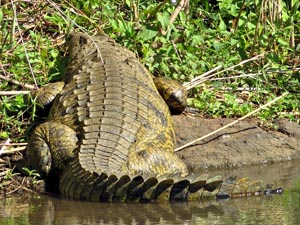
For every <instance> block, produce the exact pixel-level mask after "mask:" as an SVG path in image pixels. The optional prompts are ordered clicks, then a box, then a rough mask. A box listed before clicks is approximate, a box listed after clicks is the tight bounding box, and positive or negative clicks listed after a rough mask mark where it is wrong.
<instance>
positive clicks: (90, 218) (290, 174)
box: [0, 161, 300, 225]
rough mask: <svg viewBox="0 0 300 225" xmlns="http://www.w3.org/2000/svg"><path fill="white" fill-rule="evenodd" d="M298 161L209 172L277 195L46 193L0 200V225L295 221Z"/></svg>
mask: <svg viewBox="0 0 300 225" xmlns="http://www.w3.org/2000/svg"><path fill="white" fill-rule="evenodd" d="M299 172H300V162H299V161H296V162H284V163H280V164H273V165H269V166H260V167H246V168H244V169H236V170H225V171H210V172H209V173H211V174H221V175H222V176H224V177H227V176H231V175H238V176H240V177H242V176H250V177H251V178H253V179H262V180H264V181H266V182H269V183H272V184H274V186H276V187H279V186H281V187H283V188H284V193H283V194H282V195H276V196H263V197H249V198H239V199H230V200H225V201H224V200H223V201H216V200H209V201H204V202H186V203H153V204H137V203H131V204H128V203H127V204H126V203H112V204H110V203H91V202H81V201H72V200H66V199H61V198H58V197H54V196H46V195H25V194H23V195H16V196H12V197H10V198H6V199H1V200H0V224H65V225H69V224H70V225H71V224H72V225H75V224H186V225H188V224H300V176H299Z"/></svg>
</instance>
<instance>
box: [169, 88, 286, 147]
mask: <svg viewBox="0 0 300 225" xmlns="http://www.w3.org/2000/svg"><path fill="white" fill-rule="evenodd" d="M287 94H288V93H287V92H285V93H283V94H282V95H281V96H279V97H277V98H275V99H273V100H272V101H270V102H268V103H266V104H265V105H263V106H261V107H259V108H257V109H255V110H254V111H252V112H250V113H248V114H247V115H245V116H243V117H241V118H239V119H237V120H235V121H233V122H231V123H229V124H227V125H225V126H223V127H221V128H219V129H217V130H215V131H213V132H211V133H209V134H206V135H204V136H202V137H200V138H198V139H195V140H193V141H191V142H189V143H187V144H185V145H183V146H181V147H179V148H176V149H175V150H174V151H175V152H178V151H180V150H182V149H184V148H186V147H188V146H191V145H193V144H195V143H196V142H198V141H201V140H203V139H205V138H207V137H210V136H212V135H214V134H216V133H218V132H220V131H222V130H225V129H226V128H228V127H230V126H232V125H234V124H236V123H238V122H240V121H242V120H244V119H246V118H248V117H250V116H252V115H254V114H255V113H257V112H259V111H261V110H262V109H265V108H267V107H268V106H270V105H272V104H273V103H275V102H277V101H278V100H279V99H281V98H283V97H285V96H286V95H287Z"/></svg>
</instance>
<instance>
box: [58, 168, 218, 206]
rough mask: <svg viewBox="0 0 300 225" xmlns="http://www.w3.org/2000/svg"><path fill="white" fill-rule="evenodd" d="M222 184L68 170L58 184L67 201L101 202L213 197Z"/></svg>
mask: <svg viewBox="0 0 300 225" xmlns="http://www.w3.org/2000/svg"><path fill="white" fill-rule="evenodd" d="M221 183H222V180H221V179H220V178H219V177H215V178H213V179H207V176H201V177H197V178H193V177H192V176H188V177H185V178H155V177H149V178H143V177H142V176H134V177H130V176H128V175H122V176H116V175H115V174H111V175H108V174H106V173H101V174H100V175H99V174H97V173H92V172H89V171H86V170H84V169H82V168H81V167H80V166H77V167H70V168H69V169H67V170H66V171H65V173H64V174H63V175H62V177H61V180H60V191H61V193H62V194H63V195H64V196H66V197H69V198H74V199H79V200H89V201H101V202H154V201H155V202H157V201H159V202H160V201H186V200H196V199H199V200H200V199H201V198H204V197H207V196H212V197H214V196H215V195H216V193H217V192H218V190H219V187H220V185H221Z"/></svg>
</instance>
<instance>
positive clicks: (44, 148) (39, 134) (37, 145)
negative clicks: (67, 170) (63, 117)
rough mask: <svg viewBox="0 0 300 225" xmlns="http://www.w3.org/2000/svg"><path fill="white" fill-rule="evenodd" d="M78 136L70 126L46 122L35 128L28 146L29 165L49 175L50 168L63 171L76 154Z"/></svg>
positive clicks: (42, 173) (43, 175)
mask: <svg viewBox="0 0 300 225" xmlns="http://www.w3.org/2000/svg"><path fill="white" fill-rule="evenodd" d="M77 142H78V138H77V136H76V132H75V131H74V130H73V129H71V128H70V127H68V126H66V125H64V124H61V123H56V122H46V123H43V124H41V125H39V126H37V127H36V128H35V130H34V131H33V134H32V135H31V137H30V140H29V143H28V147H27V160H28V165H30V166H31V167H32V168H33V169H35V170H37V171H38V172H39V173H40V175H41V176H42V177H47V175H48V174H49V172H50V170H57V171H61V170H63V169H64V167H65V165H66V164H67V163H68V162H69V161H70V159H71V158H72V157H73V156H74V155H75V154H74V151H75V149H76V147H77Z"/></svg>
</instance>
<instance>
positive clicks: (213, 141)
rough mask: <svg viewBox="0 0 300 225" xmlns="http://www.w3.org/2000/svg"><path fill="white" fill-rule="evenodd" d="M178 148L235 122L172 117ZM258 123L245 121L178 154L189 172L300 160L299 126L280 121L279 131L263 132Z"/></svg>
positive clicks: (277, 124)
mask: <svg viewBox="0 0 300 225" xmlns="http://www.w3.org/2000/svg"><path fill="white" fill-rule="evenodd" d="M173 120H174V124H175V131H176V139H177V143H176V146H177V147H179V146H182V145H184V144H186V143H188V142H190V141H192V140H195V139H197V138H199V137H202V136H204V135H206V134H208V133H210V132H212V131H214V130H217V129H218V128H220V127H222V126H224V125H227V124H229V123H230V122H232V121H234V119H226V118H219V119H206V118H201V117H198V116H193V115H179V116H173ZM259 123H260V122H259V121H258V120H256V119H246V120H243V121H240V122H238V123H237V124H235V125H234V126H232V127H230V128H227V129H225V130H223V131H221V132H220V133H217V134H215V135H213V136H211V137H208V138H206V139H205V140H204V141H200V142H199V143H197V144H194V145H192V146H190V147H187V148H185V149H182V150H181V151H178V152H177V154H178V155H179V156H180V157H181V158H182V159H183V160H184V162H185V163H186V164H187V165H188V167H189V168H190V169H192V170H193V169H204V168H205V169H207V168H224V167H227V168H228V167H229V168H233V167H241V166H246V165H258V164H267V163H273V162H279V161H283V160H292V159H296V158H299V153H300V141H299V139H300V125H298V124H297V123H293V122H289V121H288V120H286V119H280V120H278V121H276V122H275V123H274V124H273V125H274V127H275V128H276V129H272V130H267V129H262V128H261V127H260V126H259V125H258V124H259Z"/></svg>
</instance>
